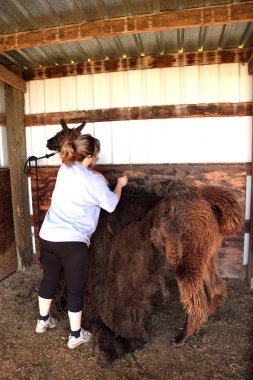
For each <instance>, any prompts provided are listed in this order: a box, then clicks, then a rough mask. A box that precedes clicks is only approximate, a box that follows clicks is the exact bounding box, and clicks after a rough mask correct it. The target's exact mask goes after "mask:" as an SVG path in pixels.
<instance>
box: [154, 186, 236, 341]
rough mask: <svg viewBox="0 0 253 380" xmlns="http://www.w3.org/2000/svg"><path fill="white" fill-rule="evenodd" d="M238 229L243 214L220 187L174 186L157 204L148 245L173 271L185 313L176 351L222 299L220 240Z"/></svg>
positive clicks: (223, 285)
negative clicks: (218, 261)
mask: <svg viewBox="0 0 253 380" xmlns="http://www.w3.org/2000/svg"><path fill="white" fill-rule="evenodd" d="M159 193H160V192H159ZM165 194H166V191H165ZM241 225H242V210H241V208H240V205H239V204H238V202H237V200H236V198H235V196H234V195H233V193H232V192H231V191H229V190H227V189H224V188H222V187H218V186H217V187H216V186H203V187H199V188H196V187H187V186H186V185H185V184H184V183H182V182H176V183H175V185H174V188H173V187H170V190H169V192H167V195H165V196H164V199H163V200H162V201H160V202H159V204H158V205H157V207H156V215H155V222H154V224H153V227H152V229H151V231H150V237H151V241H152V242H153V244H154V245H155V247H156V248H157V249H158V250H160V249H164V250H165V255H166V259H167V262H168V263H169V264H170V265H171V266H172V267H174V270H175V276H176V280H177V283H178V288H179V292H180V299H181V302H182V304H183V307H184V309H185V311H186V314H187V319H186V323H185V326H184V328H183V330H182V333H181V334H180V335H179V336H178V337H176V338H175V340H174V345H175V346H178V347H181V346H183V345H184V344H185V342H186V340H187V339H188V338H189V337H190V336H191V335H192V334H193V333H194V332H195V331H196V329H197V328H199V327H200V326H201V325H203V324H204V323H205V322H206V321H207V319H208V317H209V316H211V315H212V314H214V312H215V310H216V307H217V304H218V303H220V302H222V301H223V300H224V299H225V296H226V286H225V284H224V282H223V281H222V280H221V278H220V277H219V275H218V273H217V271H216V268H215V259H216V254H217V251H218V248H219V247H220V244H221V241H222V238H223V235H231V234H233V233H235V232H236V231H237V230H238V229H239V228H240V227H241Z"/></svg>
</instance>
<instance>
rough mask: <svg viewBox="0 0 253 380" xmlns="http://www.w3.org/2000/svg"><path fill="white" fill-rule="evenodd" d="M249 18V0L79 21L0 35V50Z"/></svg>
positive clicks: (252, 17) (252, 10)
mask: <svg viewBox="0 0 253 380" xmlns="http://www.w3.org/2000/svg"><path fill="white" fill-rule="evenodd" d="M252 20H253V1H247V2H243V3H238V4H223V5H218V6H212V7H202V8H193V9H180V10H174V11H169V12H161V13H156V14H148V15H137V16H131V17H120V18H113V19H105V20H97V21H91V22H82V23H79V24H72V25H63V26H57V27H52V28H46V29H36V30H29V31H25V32H17V33H13V34H6V35H1V37H0V50H2V51H3V50H5V51H7V50H16V49H23V48H30V47H34V46H45V45H53V44H58V43H63V42H64V43H65V42H71V41H79V40H91V39H95V38H103V37H112V36H124V35H128V34H136V33H146V32H154V31H161V30H171V29H181V28H194V27H201V26H209V25H212V26H214V25H222V24H231V23H238V22H250V21H252Z"/></svg>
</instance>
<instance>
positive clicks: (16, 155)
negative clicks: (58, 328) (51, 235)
mask: <svg viewBox="0 0 253 380" xmlns="http://www.w3.org/2000/svg"><path fill="white" fill-rule="evenodd" d="M13 70H15V73H16V74H18V73H20V69H18V68H13ZM5 110H6V131H7V143H8V155H9V166H10V175H11V192H12V207H13V217H14V227H15V238H16V245H17V252H18V255H19V258H20V265H21V267H22V268H24V267H25V268H27V267H29V266H30V264H31V263H32V259H33V250H32V239H31V228H30V209H29V196H28V183H27V177H26V175H25V174H24V173H23V165H24V161H25V158H26V146H25V128H24V94H23V93H22V92H20V91H18V90H16V89H15V88H13V87H11V86H9V85H7V84H5ZM20 269H21V268H20Z"/></svg>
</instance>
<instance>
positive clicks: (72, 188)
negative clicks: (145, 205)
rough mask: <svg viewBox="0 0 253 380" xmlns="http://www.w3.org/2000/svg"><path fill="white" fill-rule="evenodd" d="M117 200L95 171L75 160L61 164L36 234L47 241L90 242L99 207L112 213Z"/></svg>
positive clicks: (95, 225)
mask: <svg viewBox="0 0 253 380" xmlns="http://www.w3.org/2000/svg"><path fill="white" fill-rule="evenodd" d="M117 203H118V197H117V195H116V194H114V193H113V192H112V191H111V190H110V189H109V187H108V185H107V184H106V182H105V181H104V180H103V179H102V178H101V177H100V176H99V175H98V174H94V173H92V172H91V171H89V170H88V169H86V168H85V167H83V166H82V165H79V164H77V163H74V164H72V165H71V166H66V165H65V164H62V165H61V167H60V169H59V172H58V175H57V180H56V184H55V188H54V191H53V195H52V201H51V206H50V208H49V210H48V212H47V214H46V216H45V219H44V222H43V224H42V227H41V229H40V234H39V235H40V237H41V238H42V239H44V240H48V241H54V242H60V241H81V242H85V243H86V244H87V245H89V244H90V237H91V235H92V233H93V232H94V231H95V229H96V227H97V223H98V218H99V213H100V208H101V207H102V208H103V209H105V210H106V211H108V212H113V211H114V209H115V207H116V205H117Z"/></svg>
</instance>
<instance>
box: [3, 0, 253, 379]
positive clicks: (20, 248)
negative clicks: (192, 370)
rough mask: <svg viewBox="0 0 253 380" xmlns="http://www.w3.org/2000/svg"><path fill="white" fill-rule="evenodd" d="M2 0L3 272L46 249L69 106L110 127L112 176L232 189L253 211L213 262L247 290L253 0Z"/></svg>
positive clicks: (71, 120) (136, 182)
mask: <svg viewBox="0 0 253 380" xmlns="http://www.w3.org/2000/svg"><path fill="white" fill-rule="evenodd" d="M0 10H1V12H0V21H1V22H0V215H1V216H0V280H3V281H2V282H3V283H4V281H6V280H7V281H9V279H10V278H11V277H9V276H11V275H12V274H13V273H16V272H17V271H18V275H19V272H20V271H21V272H24V273H25V272H26V271H29V269H30V268H31V267H32V266H33V265H34V262H36V263H38V259H39V242H38V232H39V225H40V224H41V223H42V222H43V218H44V216H45V213H46V211H47V210H48V208H49V205H50V200H51V195H52V191H53V188H54V184H55V180H56V176H57V172H58V169H59V165H60V159H59V155H57V154H56V155H54V156H47V155H50V154H51V153H52V152H51V151H49V150H48V149H47V148H46V142H47V140H48V138H50V137H52V136H53V135H55V133H56V132H58V131H60V130H61V126H60V119H61V118H64V119H65V120H66V122H67V124H68V126H69V127H71V128H72V127H73V128H74V127H76V126H77V125H79V124H80V123H82V122H83V121H84V120H85V121H86V123H87V124H86V126H85V130H84V133H91V134H93V135H94V136H95V137H97V138H99V139H100V141H101V143H102V151H101V159H100V162H99V165H98V167H97V169H98V171H101V172H102V173H103V174H104V175H105V176H106V178H107V179H108V180H109V182H110V183H111V184H114V183H115V181H116V178H117V177H118V176H119V175H120V174H122V173H125V174H127V175H128V177H129V187H128V189H129V191H142V190H143V189H144V188H146V186H147V183H148V181H150V180H152V181H153V182H154V183H156V184H159V183H161V182H162V181H164V180H167V179H168V178H174V179H180V180H183V181H184V182H185V183H187V184H189V185H194V186H197V187H198V186H201V185H205V184H210V185H218V186H222V187H225V188H228V189H231V190H232V191H233V192H234V193H235V194H236V197H237V199H238V202H239V204H240V206H241V208H242V212H243V219H244V220H243V225H242V227H241V229H240V230H239V231H238V232H237V233H235V234H234V235H231V236H226V237H225V238H224V240H223V242H222V245H221V247H220V249H219V252H218V257H217V267H218V270H219V273H220V274H221V276H222V277H223V278H224V279H226V280H227V279H228V280H230V279H231V280H232V281H234V280H235V281H237V280H238V281H240V282H242V283H245V284H247V285H246V289H249V291H250V289H252V288H253V256H252V255H253V254H252V238H251V236H252V230H253V224H252V217H251V215H252V203H253V202H252V194H253V193H252V94H253V91H252V75H253V53H252V52H253V1H250V0H249V1H245V0H244V1H240V0H193V1H186V0H172V1H165V0H127V1H123V0H96V1H91V0H88V1H84V0H72V1H69V0H64V1H58V0H44V1H43V2H42V1H31V0H22V1H21V0H9V1H8V2H6V1H3V0H0ZM29 157H30V158H31V159H30V161H27V159H28V158H29ZM29 163H30V165H29ZM25 166H26V168H25ZM24 168H25V170H24ZM233 291H236V286H235V287H234V288H233ZM247 323H248V321H247ZM115 376H116V375H115ZM145 376H147V374H143V378H145ZM175 376H176V375H175ZM210 376H211V375H210ZM104 378H106V377H104ZM115 378H117V377H115ZM147 378H148V377H147ZM159 378H161V379H162V377H159ZM165 378H166V377H164V379H165ZM171 378H173V377H171ZM189 378H190V377H189ZM220 378H222V377H220ZM231 378H232V377H231Z"/></svg>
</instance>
